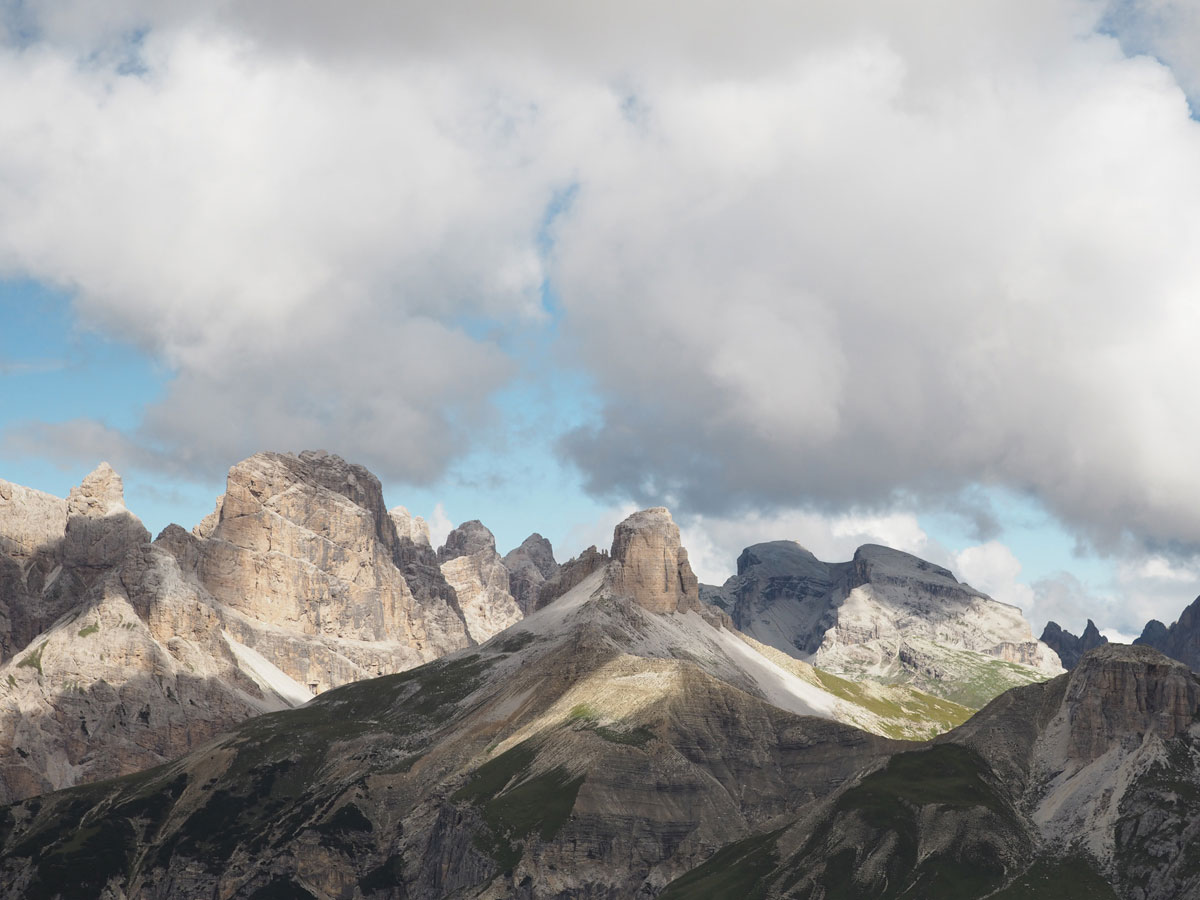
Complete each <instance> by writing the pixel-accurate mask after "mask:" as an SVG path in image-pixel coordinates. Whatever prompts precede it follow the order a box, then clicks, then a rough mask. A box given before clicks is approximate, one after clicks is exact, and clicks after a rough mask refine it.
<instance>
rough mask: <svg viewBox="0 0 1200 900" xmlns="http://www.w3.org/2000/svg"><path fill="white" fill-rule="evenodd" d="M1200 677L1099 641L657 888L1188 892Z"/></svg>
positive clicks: (1194, 861)
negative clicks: (1071, 664) (1042, 678)
mask: <svg viewBox="0 0 1200 900" xmlns="http://www.w3.org/2000/svg"><path fill="white" fill-rule="evenodd" d="M1198 717H1200V681H1198V680H1197V679H1196V677H1195V676H1193V675H1192V674H1191V673H1190V672H1188V671H1187V669H1186V667H1184V666H1182V665H1180V664H1179V663H1177V662H1174V661H1172V660H1169V659H1167V658H1166V657H1164V656H1162V655H1161V654H1159V653H1157V652H1155V651H1153V650H1149V649H1148V648H1139V647H1127V646H1120V645H1108V646H1105V647H1101V648H1099V649H1096V650H1093V651H1091V652H1090V653H1088V654H1086V655H1085V656H1084V657H1083V659H1082V660H1081V662H1080V664H1079V665H1078V666H1077V667H1076V669H1075V670H1073V671H1072V672H1071V673H1070V674H1069V675H1063V676H1060V677H1058V678H1056V679H1054V680H1052V681H1049V682H1046V683H1044V684H1035V685H1030V686H1027V687H1020V688H1014V689H1013V690H1011V691H1009V692H1007V693H1005V694H1003V695H1002V696H1001V697H999V698H997V699H996V700H995V701H993V702H992V703H991V704H989V705H988V706H987V707H985V708H984V709H983V710H982V711H980V712H979V713H978V714H976V715H975V716H974V717H973V718H972V719H971V720H970V721H969V722H967V723H966V724H965V725H963V726H962V727H960V728H958V729H956V730H954V731H952V732H950V733H949V734H946V735H943V736H942V737H940V738H938V739H937V740H936V741H934V742H932V743H931V744H929V745H927V746H926V747H922V748H915V749H911V750H905V751H903V752H901V753H898V754H896V755H894V756H892V757H891V758H890V759H889V760H888V762H887V764H886V765H885V766H883V767H881V768H879V769H877V770H875V771H873V772H872V773H870V774H868V775H866V776H865V777H863V778H862V779H860V780H858V781H857V782H856V783H854V784H853V785H850V786H848V787H846V788H843V789H841V790H839V791H838V792H836V793H835V794H833V795H831V796H830V797H829V798H827V799H826V800H825V801H823V802H822V803H820V804H817V805H815V806H813V807H811V808H810V809H809V810H807V811H805V812H804V813H802V814H801V815H799V816H797V817H795V818H794V819H793V820H792V822H791V823H790V824H787V825H774V826H773V827H772V828H771V829H770V830H763V831H760V832H759V833H757V834H756V835H753V836H751V837H749V838H746V839H743V840H742V841H740V842H736V843H734V844H732V845H729V846H727V847H726V848H724V849H723V850H722V851H721V852H720V853H718V854H716V855H715V856H714V857H712V859H710V860H709V861H708V862H706V863H705V864H704V865H703V866H701V867H698V868H697V869H696V870H694V871H693V872H691V873H689V874H688V875H686V876H684V877H683V878H681V879H679V880H678V882H676V883H675V884H673V885H672V886H671V887H670V888H668V889H667V890H666V891H664V892H663V894H662V895H661V896H662V897H663V898H668V900H677V898H680V897H710V896H711V897H716V896H722V894H721V893H720V890H723V889H727V888H729V886H731V885H736V886H737V888H738V891H739V893H740V894H744V895H748V896H757V897H762V898H783V897H787V898H802V900H817V898H824V900H831V898H856V900H858V898H861V900H885V898H889V900H890V898H901V897H910V896H914V897H938V898H941V897H953V898H956V900H982V898H984V897H989V898H1001V900H1018V898H1023V900H1117V898H1120V900H1177V898H1184V897H1196V896H1200V856H1198V855H1197V854H1196V852H1195V849H1194V848H1195V847H1196V840H1197V838H1198V837H1200V819H1198V818H1197V817H1198V816H1200V726H1198V724H1197V718H1198Z"/></svg>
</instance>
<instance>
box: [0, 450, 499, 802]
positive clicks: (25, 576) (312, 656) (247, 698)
mask: <svg viewBox="0 0 1200 900" xmlns="http://www.w3.org/2000/svg"><path fill="white" fill-rule="evenodd" d="M0 498H7V499H4V500H3V501H2V505H0V534H2V536H3V543H2V544H0V550H3V551H4V552H3V556H0V587H2V588H3V589H4V593H3V595H0V610H2V611H3V616H2V617H0V624H2V625H3V632H2V636H3V639H4V640H5V641H7V646H9V647H12V648H13V649H12V651H11V652H12V653H14V654H15V656H14V658H12V659H10V660H9V661H8V663H7V664H6V665H4V666H3V667H2V668H0V798H8V799H12V798H19V797H22V796H27V795H28V794H29V793H30V792H40V791H44V790H48V789H53V788H59V787H65V786H68V785H71V784H75V783H77V782H79V781H87V780H92V779H95V778H98V777H104V776H107V775H114V774H124V773H128V772H132V771H136V770H138V769H140V768H143V767H146V766H150V765H155V764H157V763H160V762H163V761H165V760H167V759H169V758H171V757H173V756H175V755H178V754H180V753H183V752H186V751H187V750H189V749H190V748H191V747H193V746H195V745H196V744H197V743H200V742H203V741H204V740H207V739H208V738H210V737H211V736H212V735H214V734H216V733H218V732H220V731H222V730H225V729H227V728H229V727H231V726H232V725H234V724H236V723H237V722H239V721H241V720H242V719H244V718H246V717H248V716H251V715H257V714H259V713H261V712H263V711H267V710H275V709H281V708H285V707H288V706H294V705H297V704H300V703H303V702H305V701H306V700H308V699H310V698H311V697H312V696H313V694H316V693H321V692H323V691H325V690H328V689H330V688H333V687H337V686H339V685H343V684H346V683H348V682H352V681H357V680H360V679H364V678H370V677H374V676H378V675H384V674H388V673H393V672H398V671H403V670H406V669H409V668H412V667H413V666H416V665H419V664H421V663H423V662H427V661H429V660H432V659H435V658H438V657H440V656H442V655H444V654H446V653H448V652H451V651H453V650H455V649H459V648H464V647H468V646H471V645H473V644H475V643H478V642H480V641H483V640H486V639H487V638H488V637H490V636H491V635H492V634H494V633H496V632H497V631H499V630H501V629H502V628H504V627H506V626H507V625H509V624H511V623H512V622H513V621H516V620H517V619H519V618H520V611H519V609H518V608H517V607H516V604H515V602H514V601H513V600H512V598H511V597H509V596H508V594H507V572H506V570H505V569H504V567H503V565H502V564H501V563H500V561H499V557H498V556H497V554H496V553H495V549H494V546H492V547H491V549H490V550H488V551H487V552H486V553H483V552H481V553H477V554H474V555H467V556H462V557H458V558H455V559H453V560H451V561H449V562H448V563H447V567H448V568H449V569H450V570H451V571H452V574H453V577H454V578H455V579H456V581H457V582H458V584H459V588H460V590H461V591H462V600H461V602H460V597H459V594H458V592H456V590H455V588H454V587H452V586H451V585H450V583H449V582H448V581H447V580H446V577H445V576H444V575H443V573H442V570H441V567H440V566H439V565H438V562H437V555H436V553H435V552H434V550H433V549H432V547H430V546H429V541H428V539H427V538H426V537H425V535H426V530H425V529H423V528H422V527H421V525H420V523H419V522H418V521H417V520H414V519H412V518H411V517H409V518H408V519H404V518H403V516H402V515H401V514H400V512H399V511H398V510H393V511H392V513H389V512H388V511H387V510H386V508H385V506H384V502H383V494H382V490H381V487H380V485H379V482H378V480H377V479H376V478H375V477H374V476H373V475H372V474H371V473H370V472H368V471H367V470H366V469H364V468H362V467H361V466H356V465H352V464H350V463H347V462H346V461H345V460H343V459H341V458H340V457H337V456H334V455H331V454H328V453H324V452H319V451H315V452H305V453H302V454H300V455H298V456H295V455H291V454H279V453H260V454H256V455H255V456H252V457H250V458H249V459H246V460H244V461H242V462H240V463H238V464H237V465H235V466H233V467H232V468H231V469H230V471H229V477H228V479H227V485H226V491H225V494H224V495H223V496H222V497H221V498H220V499H219V500H218V502H217V504H216V508H215V509H214V511H213V513H212V514H211V515H210V516H207V517H206V518H205V520H204V521H203V522H201V523H200V524H199V525H198V526H197V527H196V528H195V529H194V530H193V531H192V532H191V533H189V532H186V531H184V530H183V529H182V528H179V527H178V526H169V527H168V528H166V529H165V530H164V531H163V533H162V534H161V535H160V536H159V538H158V540H157V541H155V542H154V543H153V544H150V543H149V535H148V534H147V533H146V531H145V529H144V528H143V527H142V526H141V523H140V522H138V521H137V519H136V518H135V517H133V516H132V515H131V514H130V513H129V512H128V511H127V510H126V509H125V507H124V502H123V495H122V486H121V480H120V478H119V477H118V476H117V475H116V473H115V472H113V471H112V469H111V468H109V467H108V466H107V465H102V466H101V467H99V468H98V469H97V470H96V471H95V472H93V473H92V474H91V475H89V476H88V478H87V479H85V480H84V482H83V484H82V485H80V486H79V487H78V488H76V489H75V490H73V491H72V492H71V495H70V496H69V497H68V498H67V499H66V500H57V499H55V498H51V497H47V496H46V495H38V494H37V493H36V492H30V491H25V490H24V489H21V488H17V487H16V486H13V485H7V483H5V487H4V489H3V491H0ZM26 512H27V513H28V514H26ZM398 520H399V521H401V523H402V524H405V528H404V530H403V533H401V531H398V530H397V525H396V523H397V521H398Z"/></svg>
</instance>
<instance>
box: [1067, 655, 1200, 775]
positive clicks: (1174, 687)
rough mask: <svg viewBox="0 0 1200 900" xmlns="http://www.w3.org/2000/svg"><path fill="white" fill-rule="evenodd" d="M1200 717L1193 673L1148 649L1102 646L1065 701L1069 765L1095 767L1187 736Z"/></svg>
mask: <svg viewBox="0 0 1200 900" xmlns="http://www.w3.org/2000/svg"><path fill="white" fill-rule="evenodd" d="M1197 712H1200V684H1198V683H1197V680H1196V677H1195V676H1194V675H1193V674H1192V673H1191V671H1190V670H1189V669H1188V668H1187V666H1184V665H1182V664H1180V663H1178V662H1176V661H1175V660H1172V659H1168V658H1167V657H1165V656H1163V655H1162V654H1161V653H1158V652H1157V651H1155V650H1153V649H1151V648H1149V647H1127V646H1119V647H1118V646H1116V645H1113V646H1103V647H1100V648H1098V649H1095V650H1093V651H1092V652H1090V653H1087V654H1085V656H1084V657H1083V659H1082V660H1081V661H1080V663H1079V665H1078V666H1077V667H1076V670H1075V671H1074V672H1073V673H1072V676H1071V680H1070V682H1069V684H1068V687H1067V693H1066V698H1065V700H1064V713H1063V715H1064V718H1065V721H1064V723H1063V724H1064V727H1065V728H1066V731H1067V734H1068V736H1069V737H1068V740H1067V751H1066V752H1067V756H1066V758H1067V760H1069V761H1070V762H1071V763H1073V764H1075V765H1086V764H1088V763H1091V762H1093V761H1095V760H1097V759H1099V758H1100V757H1101V756H1103V755H1104V754H1105V753H1108V752H1109V751H1110V750H1112V749H1113V748H1115V747H1117V748H1119V747H1121V746H1122V745H1125V744H1127V743H1129V742H1134V743H1136V744H1140V743H1143V742H1144V741H1146V740H1147V739H1149V738H1154V739H1157V740H1159V741H1170V740H1171V739H1173V738H1174V737H1176V736H1177V735H1180V734H1185V733H1187V732H1188V731H1189V730H1190V729H1192V728H1193V727H1194V726H1195V724H1196V714H1197Z"/></svg>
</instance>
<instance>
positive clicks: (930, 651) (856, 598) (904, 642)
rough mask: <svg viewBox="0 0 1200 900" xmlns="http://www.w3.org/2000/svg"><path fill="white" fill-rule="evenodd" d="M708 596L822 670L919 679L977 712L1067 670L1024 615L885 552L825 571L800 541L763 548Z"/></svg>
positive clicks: (745, 627) (758, 635)
mask: <svg viewBox="0 0 1200 900" xmlns="http://www.w3.org/2000/svg"><path fill="white" fill-rule="evenodd" d="M704 596H705V598H706V600H707V602H709V603H711V604H713V605H715V606H718V607H720V608H722V609H724V610H726V611H727V612H728V614H729V615H730V617H731V618H732V619H733V622H734V624H735V625H736V627H737V628H738V629H739V630H741V631H743V632H745V633H746V634H749V635H751V636H752V637H754V638H755V639H756V640H759V641H761V642H763V643H764V644H767V645H769V646H772V647H775V648H776V649H778V650H781V651H783V652H785V653H788V654H790V655H792V656H794V657H796V658H798V659H802V660H805V661H807V662H810V663H812V664H813V665H815V666H818V667H819V668H823V669H826V670H829V671H831V672H835V673H837V674H840V675H845V676H848V677H851V678H855V679H859V678H869V679H875V680H879V681H883V682H893V681H904V682H911V683H913V684H914V686H916V687H919V688H920V689H921V690H924V691H928V692H930V693H934V694H938V695H939V696H942V697H945V698H947V699H950V700H953V701H955V702H957V703H963V704H966V705H968V706H971V707H973V708H978V707H980V706H982V705H983V704H984V703H986V702H987V701H988V700H990V699H991V698H992V697H994V696H995V695H996V694H997V693H999V692H1000V691H1001V690H1003V689H1004V688H1005V687H1007V686H1015V685H1018V684H1024V683H1028V682H1030V681H1036V680H1041V679H1043V678H1046V677H1048V676H1050V675H1053V674H1055V673H1057V672H1060V671H1062V669H1061V667H1060V665H1059V663H1058V659H1057V657H1056V656H1055V655H1054V653H1053V651H1051V650H1050V649H1049V648H1048V647H1046V646H1045V645H1044V644H1041V643H1039V642H1038V641H1035V640H1034V639H1033V634H1032V631H1031V630H1030V627H1029V623H1028V622H1026V621H1025V619H1024V618H1023V617H1022V615H1021V612H1020V610H1018V609H1017V608H1016V607H1012V606H1007V605H1006V604H1003V603H998V602H996V601H995V600H992V599H991V598H990V597H988V596H987V595H985V594H982V593H980V592H979V591H976V590H975V589H974V588H972V587H970V585H966V584H963V583H961V582H959V581H958V580H957V579H956V578H955V577H954V575H953V574H952V573H951V572H950V571H948V570H947V569H944V568H942V567H941V566H936V565H934V564H932V563H929V562H927V561H925V560H923V559H920V558H918V557H915V556H912V555H910V554H907V553H901V552H899V551H896V550H891V549H889V548H887V547H880V546H876V545H871V544H868V545H866V546H863V547H860V548H859V549H858V550H857V551H856V552H855V554H854V558H853V559H852V560H851V561H850V562H845V563H825V562H822V561H820V560H818V559H817V558H816V557H815V556H813V554H812V553H810V552H809V551H808V550H806V549H804V548H803V547H801V546H800V545H799V544H797V543H795V542H794V541H771V542H768V543H763V544H755V545H754V546H752V547H748V548H746V550H744V551H743V552H742V555H741V556H740V557H739V558H738V573H737V575H735V576H733V577H732V578H730V579H729V580H728V581H727V582H726V583H725V584H724V585H723V586H722V587H721V588H706V589H705V592H704ZM964 651H965V652H964ZM1009 663H1013V664H1016V665H1015V666H1011V665H1008V664H1009Z"/></svg>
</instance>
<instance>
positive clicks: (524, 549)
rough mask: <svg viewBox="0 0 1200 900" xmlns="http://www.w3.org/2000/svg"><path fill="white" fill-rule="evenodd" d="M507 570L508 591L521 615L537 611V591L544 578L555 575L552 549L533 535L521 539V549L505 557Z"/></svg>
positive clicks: (545, 541)
mask: <svg viewBox="0 0 1200 900" xmlns="http://www.w3.org/2000/svg"><path fill="white" fill-rule="evenodd" d="M503 562H504V568H506V569H508V589H509V592H510V593H511V594H512V595H513V599H514V600H516V601H517V605H518V606H519V607H521V612H522V613H523V614H525V615H529V613H531V612H533V611H534V610H535V609H536V608H537V599H538V592H539V591H540V590H541V588H542V585H543V584H545V583H546V581H547V579H550V578H553V577H554V576H555V575H556V574H557V573H558V568H559V567H558V563H557V562H555V561H554V548H553V547H551V546H550V542H549V541H548V540H546V539H545V538H544V537H542V536H541V535H540V534H537V533H536V532H535V533H534V534H531V535H530V536H529V537H527V538H525V540H524V541H522V542H521V546H520V547H517V548H516V549H515V550H512V551H511V552H509V553H508V554H506V555H505V557H504V559H503Z"/></svg>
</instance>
